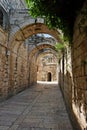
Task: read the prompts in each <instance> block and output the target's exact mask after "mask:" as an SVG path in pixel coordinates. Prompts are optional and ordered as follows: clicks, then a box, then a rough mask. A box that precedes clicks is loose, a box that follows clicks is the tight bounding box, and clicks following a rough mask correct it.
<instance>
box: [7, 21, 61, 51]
mask: <svg viewBox="0 0 87 130" xmlns="http://www.w3.org/2000/svg"><path fill="white" fill-rule="evenodd" d="M37 33H46V34H50V35H51V36H53V37H54V38H55V39H57V41H61V40H60V38H59V35H60V33H59V32H58V31H57V30H55V29H49V28H48V27H47V26H46V25H45V24H42V23H36V24H35V23H34V24H31V25H27V26H25V27H23V28H19V30H18V31H17V32H16V33H15V34H14V35H13V36H10V41H9V47H10V48H11V50H13V49H14V47H15V46H16V44H18V45H19V46H20V44H22V43H23V42H24V41H25V40H26V39H27V38H29V37H30V36H32V35H34V34H37ZM18 45H17V46H18Z"/></svg>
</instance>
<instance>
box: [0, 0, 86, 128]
mask: <svg viewBox="0 0 87 130" xmlns="http://www.w3.org/2000/svg"><path fill="white" fill-rule="evenodd" d="M86 8H87V0H86V2H85V3H84V6H83V9H82V10H85V9H86ZM1 12H2V13H3V17H2V15H0V17H2V21H1V26H0V101H2V100H4V99H6V98H8V97H10V96H12V95H15V94H16V93H18V92H20V91H22V90H24V89H26V88H28V87H29V86H30V85H32V84H34V83H36V81H37V67H38V65H39V62H37V61H39V57H40V56H41V57H44V56H45V55H46V56H47V54H46V53H48V51H47V50H46V49H49V50H50V53H51V54H53V53H54V52H55V50H54V43H50V42H49V43H47V42H46V41H44V43H39V44H37V45H36V44H31V45H29V44H26V40H27V42H29V40H28V38H30V37H31V36H32V35H35V34H38V33H46V34H50V35H52V36H53V37H54V39H56V41H60V39H59V37H58V34H59V32H58V31H57V30H49V29H48V28H47V26H46V25H45V24H44V21H43V19H41V22H38V20H37V23H35V19H33V18H32V17H31V16H30V15H29V14H28V10H27V9H26V5H25V3H24V1H22V0H19V1H18V0H14V1H12V0H1V1H0V13H1ZM83 17H84V18H85V16H83V14H80V15H78V17H77V19H76V22H75V25H74V33H73V42H72V45H71V46H70V47H68V48H67V49H66V50H65V51H64V52H63V54H62V58H61V59H60V61H59V65H58V67H59V76H58V77H59V79H58V80H59V85H60V87H61V90H62V92H63V95H64V98H65V101H66V105H67V108H68V110H69V111H70V112H71V115H72V113H74V115H75V116H76V119H77V120H78V121H77V122H78V124H79V125H80V127H81V129H82V130H86V129H87V31H86V29H87V20H86V19H85V20H84V23H83V24H82V23H81V20H83ZM42 52H43V53H42ZM55 54H56V52H55ZM42 55H43V56H42ZM39 67H40V66H39ZM45 67H46V66H45ZM45 69H47V70H48V71H49V72H50V71H53V72H54V71H55V70H54V68H53V69H52V70H51V69H48V68H47V67H46V68H45ZM46 75H47V74H46ZM39 76H40V75H39ZM40 78H41V77H39V78H38V79H40ZM54 80H55V78H54ZM77 129H78V128H77Z"/></svg>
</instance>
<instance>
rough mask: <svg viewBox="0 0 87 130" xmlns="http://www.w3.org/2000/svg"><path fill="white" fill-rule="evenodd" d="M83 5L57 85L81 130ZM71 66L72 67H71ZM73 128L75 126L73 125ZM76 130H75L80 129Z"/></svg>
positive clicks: (85, 108) (85, 40)
mask: <svg viewBox="0 0 87 130" xmlns="http://www.w3.org/2000/svg"><path fill="white" fill-rule="evenodd" d="M86 9H87V1H86V3H85V4H84V7H83V9H82V11H81V12H83V13H80V14H79V16H78V17H77V19H76V22H75V25H74V35H73V43H72V46H71V51H70V49H68V51H65V52H64V54H63V55H62V59H61V60H60V73H59V75H60V76H59V77H60V79H59V81H60V82H59V84H60V87H61V90H62V92H63V95H64V98H65V101H66V104H67V108H68V110H69V111H70V112H71V114H70V115H72V114H73V115H75V117H76V120H77V123H78V124H79V125H80V127H81V129H82V130H86V129H87V31H86V29H87V19H86V16H87V15H86V13H85V10H86ZM71 64H72V66H71ZM74 126H75V124H74ZM80 127H79V128H76V129H77V130H78V129H80Z"/></svg>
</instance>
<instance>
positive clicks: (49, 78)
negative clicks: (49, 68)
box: [47, 72, 52, 81]
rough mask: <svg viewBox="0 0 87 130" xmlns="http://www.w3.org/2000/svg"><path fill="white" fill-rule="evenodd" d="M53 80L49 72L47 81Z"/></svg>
mask: <svg viewBox="0 0 87 130" xmlns="http://www.w3.org/2000/svg"><path fill="white" fill-rule="evenodd" d="M51 78H52V75H51V72H48V74H47V81H51Z"/></svg>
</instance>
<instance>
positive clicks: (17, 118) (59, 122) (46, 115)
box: [0, 82, 73, 130]
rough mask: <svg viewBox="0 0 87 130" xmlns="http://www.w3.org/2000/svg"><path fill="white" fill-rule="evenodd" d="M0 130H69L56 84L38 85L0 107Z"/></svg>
mask: <svg viewBox="0 0 87 130" xmlns="http://www.w3.org/2000/svg"><path fill="white" fill-rule="evenodd" d="M0 130H73V128H72V125H71V123H70V120H69V117H68V114H67V111H66V107H65V104H64V101H63V98H62V94H61V91H60V89H59V87H58V85H57V83H52V82H50V83H46V82H44V83H42V82H39V83H37V84H36V85H33V86H31V87H30V88H29V89H27V90H25V91H23V92H20V93H19V94H17V95H16V96H13V97H11V98H10V99H8V100H6V101H4V102H2V103H0Z"/></svg>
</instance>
